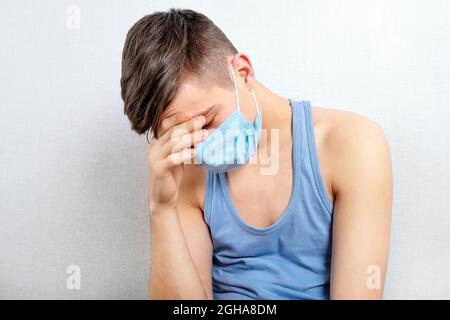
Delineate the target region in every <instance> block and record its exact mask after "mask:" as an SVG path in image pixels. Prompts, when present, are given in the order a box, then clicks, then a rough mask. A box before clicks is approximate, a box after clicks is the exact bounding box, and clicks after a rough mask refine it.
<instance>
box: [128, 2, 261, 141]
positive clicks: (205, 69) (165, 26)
mask: <svg viewBox="0 0 450 320" xmlns="http://www.w3.org/2000/svg"><path fill="white" fill-rule="evenodd" d="M230 63H233V66H234V72H236V73H235V75H236V77H237V81H238V82H240V83H241V85H242V84H243V85H244V86H253V82H252V81H253V80H252V79H253V78H252V77H253V70H252V68H251V64H250V61H249V59H248V57H247V56H246V55H245V54H242V53H238V51H237V50H236V48H235V47H234V46H233V44H232V43H231V42H230V41H229V40H228V38H227V37H226V36H225V34H224V33H223V32H222V31H221V30H220V29H219V28H218V27H217V26H216V25H215V24H214V23H213V22H212V21H211V20H210V19H208V18H207V17H206V16H205V15H203V14H200V13H198V12H195V11H192V10H182V9H170V10H169V11H167V12H155V13H153V14H151V15H147V16H145V17H143V18H142V19H140V20H139V21H138V22H137V23H136V24H135V25H134V26H133V27H132V28H131V29H130V31H129V32H128V35H127V38H126V41H125V46H124V49H123V58H122V78H121V89H122V91H121V94H122V99H123V101H124V104H125V107H124V112H125V114H126V115H127V116H128V118H129V119H130V121H131V124H132V129H133V130H134V131H136V132H137V133H139V134H143V133H145V132H146V131H147V130H149V129H151V130H152V132H153V134H154V135H155V136H158V127H159V125H160V123H161V121H162V120H163V118H165V117H167V116H170V115H172V114H174V113H177V112H183V111H191V112H194V113H196V112H197V113H203V114H205V115H206V114H208V116H209V117H210V119H213V118H215V120H216V121H211V127H215V126H216V125H217V123H220V121H221V120H224V118H225V117H226V115H227V114H229V113H230V112H231V111H230V109H231V108H233V107H235V95H234V90H233V88H234V87H233V82H232V78H231V76H230ZM242 78H244V79H242ZM249 78H251V79H249ZM238 86H239V84H238ZM211 107H212V108H211ZM219 111H220V112H219ZM214 122H216V123H215V124H214Z"/></svg>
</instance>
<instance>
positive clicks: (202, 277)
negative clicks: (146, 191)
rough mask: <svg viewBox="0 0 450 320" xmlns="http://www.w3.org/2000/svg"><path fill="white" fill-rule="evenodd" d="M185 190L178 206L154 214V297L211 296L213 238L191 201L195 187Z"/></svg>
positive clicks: (203, 297)
mask: <svg viewBox="0 0 450 320" xmlns="http://www.w3.org/2000/svg"><path fill="white" fill-rule="evenodd" d="M188 168H189V167H188ZM187 170H190V169H187ZM186 189H187V188H184V187H181V188H180V195H179V198H178V201H177V208H176V209H173V211H171V212H163V213H162V214H159V215H152V216H151V229H152V230H151V233H152V267H151V268H152V269H151V276H150V298H151V299H212V284H211V282H212V281H211V266H212V263H211V259H212V243H211V238H210V236H209V231H208V227H207V225H206V223H205V222H204V220H203V212H202V211H201V209H200V208H198V207H197V206H196V205H195V204H194V203H193V202H192V201H191V200H190V198H191V197H192V194H193V192H192V190H193V189H191V190H186Z"/></svg>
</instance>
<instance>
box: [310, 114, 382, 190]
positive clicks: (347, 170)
mask: <svg viewBox="0 0 450 320" xmlns="http://www.w3.org/2000/svg"><path fill="white" fill-rule="evenodd" d="M312 113H313V120H314V128H315V129H316V131H317V132H316V135H317V134H319V135H320V138H319V141H318V143H319V144H320V146H319V147H318V148H319V149H322V154H323V155H324V157H326V158H327V159H328V161H326V163H328V165H329V168H328V169H329V172H330V174H332V176H333V177H332V180H334V181H336V180H339V179H341V180H346V181H349V179H348V177H349V176H350V175H352V174H354V173H356V172H357V171H358V170H371V168H373V169H375V168H378V167H380V166H385V165H386V162H387V161H389V157H390V154H389V153H390V151H389V146H388V142H387V139H386V136H385V134H384V131H383V129H382V128H381V126H380V125H379V124H378V123H376V122H375V121H373V120H371V119H369V118H367V117H365V116H363V115H361V114H358V113H354V112H349V111H344V110H339V109H329V108H324V107H313V108H312Z"/></svg>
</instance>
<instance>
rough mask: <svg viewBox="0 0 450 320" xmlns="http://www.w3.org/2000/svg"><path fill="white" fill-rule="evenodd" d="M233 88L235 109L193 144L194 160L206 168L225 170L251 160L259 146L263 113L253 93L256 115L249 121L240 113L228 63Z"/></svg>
mask: <svg viewBox="0 0 450 320" xmlns="http://www.w3.org/2000/svg"><path fill="white" fill-rule="evenodd" d="M230 69H231V76H232V77H233V83H234V88H235V91H236V103H237V108H236V111H234V112H233V113H232V114H231V115H230V116H229V117H228V118H227V119H226V120H225V121H224V122H223V123H222V124H221V125H220V126H219V127H218V128H217V129H216V130H214V131H213V132H212V133H211V134H210V135H209V136H208V137H207V138H206V140H204V141H203V142H201V143H199V144H197V145H196V151H195V162H194V163H197V164H201V165H202V166H203V167H204V168H205V169H207V170H208V171H213V172H227V171H231V170H234V169H236V168H238V167H239V166H241V165H243V164H246V163H248V162H249V161H250V158H251V157H252V156H253V155H254V154H255V153H256V150H257V149H258V143H259V138H260V135H261V127H262V113H261V111H260V110H259V107H258V103H257V101H256V97H255V93H254V92H253V90H252V91H251V92H252V96H253V101H254V102H255V106H256V111H257V114H256V118H255V121H254V122H253V123H250V122H248V121H247V120H246V119H245V117H244V115H243V114H242V113H241V110H240V106H239V96H238V89H237V85H236V79H235V77H234V72H233V67H232V66H231V65H230Z"/></svg>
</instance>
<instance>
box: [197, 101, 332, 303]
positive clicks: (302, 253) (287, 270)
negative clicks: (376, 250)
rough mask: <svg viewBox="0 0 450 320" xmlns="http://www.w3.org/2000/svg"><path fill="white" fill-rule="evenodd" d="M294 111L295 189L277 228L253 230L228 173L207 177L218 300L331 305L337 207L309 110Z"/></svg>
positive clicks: (299, 105)
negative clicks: (236, 201) (235, 199)
mask: <svg viewBox="0 0 450 320" xmlns="http://www.w3.org/2000/svg"><path fill="white" fill-rule="evenodd" d="M289 103H290V105H291V108H292V113H291V114H292V132H293V138H292V141H293V142H292V146H293V150H292V162H293V178H292V179H293V183H292V191H291V197H290V200H289V203H288V206H287V208H286V210H285V211H284V212H283V214H282V216H281V217H280V218H279V219H278V220H277V221H276V222H275V223H274V224H272V225H270V226H268V227H265V228H258V227H253V226H251V225H248V224H247V223H246V222H245V221H244V220H242V219H241V217H240V215H239V213H238V212H237V210H236V208H235V206H234V204H233V201H232V199H231V195H230V193H229V189H228V180H227V175H226V173H212V172H208V175H207V181H206V191H205V200H204V201H205V202H204V218H205V221H206V223H207V224H208V226H209V229H210V233H211V238H212V243H213V268H212V283H213V296H214V299H260V300H264V299H289V300H293V299H328V298H329V283H330V261H331V227H332V212H333V204H332V203H331V201H330V199H329V197H328V195H327V193H326V191H325V186H324V184H323V181H322V177H321V174H320V170H319V168H320V167H319V162H318V157H317V151H316V145H315V140H314V139H315V138H314V130H313V123H312V115H311V105H310V102H309V101H307V100H304V101H295V100H293V99H289ZM280 192H283V191H282V190H280ZM261 196H263V195H261Z"/></svg>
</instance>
